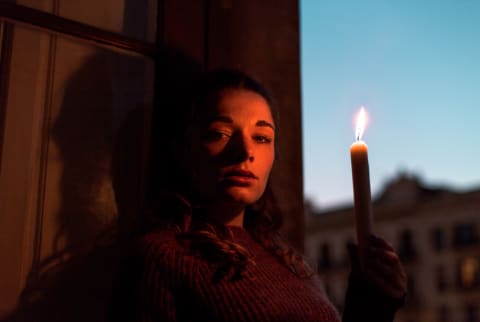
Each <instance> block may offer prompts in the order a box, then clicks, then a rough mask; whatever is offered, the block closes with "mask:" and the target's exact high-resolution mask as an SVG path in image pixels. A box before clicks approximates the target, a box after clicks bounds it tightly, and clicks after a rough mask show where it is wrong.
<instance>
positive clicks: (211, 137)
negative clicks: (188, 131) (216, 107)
mask: <svg viewBox="0 0 480 322" xmlns="http://www.w3.org/2000/svg"><path fill="white" fill-rule="evenodd" d="M230 137H231V134H230V133H229V132H227V131H221V130H215V129H210V130H207V131H206V132H205V134H204V135H203V139H204V140H206V141H207V142H215V141H219V140H222V139H228V138H230Z"/></svg>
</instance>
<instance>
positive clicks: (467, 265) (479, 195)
mask: <svg viewBox="0 0 480 322" xmlns="http://www.w3.org/2000/svg"><path fill="white" fill-rule="evenodd" d="M373 209H374V217H375V224H374V231H375V233H376V234H377V235H379V236H382V237H384V238H385V239H386V240H387V241H388V242H390V243H391V244H392V246H393V247H394V248H395V249H396V251H397V252H398V254H399V255H400V257H401V258H402V261H403V263H404V266H405V269H406V271H407V274H408V276H409V294H408V297H407V302H406V305H405V307H404V308H403V309H402V310H401V311H400V312H399V314H398V315H397V318H396V320H395V321H396V322H480V189H478V190H475V191H469V192H464V193H459V192H454V191H451V190H448V189H445V188H428V187H425V186H424V185H423V184H422V183H421V182H420V181H419V180H418V179H416V178H414V177H408V176H405V175H402V176H400V177H398V178H396V179H395V180H393V181H392V182H391V183H390V184H388V185H387V186H386V188H385V190H384V192H383V193H382V194H381V195H380V197H379V198H377V199H376V200H375V201H374V204H373ZM306 211H307V216H306V217H307V226H306V234H305V251H306V253H307V256H308V257H309V258H310V259H311V260H312V261H314V263H316V265H317V267H318V271H319V274H320V275H321V276H322V279H323V281H324V284H325V289H326V292H327V293H328V294H329V296H330V298H331V299H332V301H333V303H334V304H335V305H337V307H338V308H339V309H340V310H342V305H343V299H344V295H345V294H344V292H345V289H346V283H347V276H348V273H349V270H350V267H349V259H348V255H347V250H346V245H347V243H348V242H349V241H354V240H355V227H354V214H353V209H352V207H351V206H350V207H348V208H343V209H337V210H331V211H327V212H321V211H315V210H312V209H311V208H309V207H307V210H306Z"/></svg>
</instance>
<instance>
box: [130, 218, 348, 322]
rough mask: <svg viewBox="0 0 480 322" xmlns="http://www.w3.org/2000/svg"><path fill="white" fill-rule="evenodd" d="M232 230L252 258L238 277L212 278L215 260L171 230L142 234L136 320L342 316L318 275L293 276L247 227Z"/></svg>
mask: <svg viewBox="0 0 480 322" xmlns="http://www.w3.org/2000/svg"><path fill="white" fill-rule="evenodd" d="M232 232H233V235H234V239H235V241H236V242H237V243H239V244H241V245H242V246H244V247H245V248H247V249H248V251H249V252H250V254H251V255H252V257H253V260H254V261H255V264H254V265H249V267H248V270H249V274H248V276H247V277H244V278H241V279H239V280H229V279H227V278H223V279H221V280H220V281H215V279H214V273H215V271H216V266H215V265H213V264H212V263H210V262H208V261H206V260H204V259H202V258H200V257H198V256H194V255H192V254H191V252H189V251H188V250H187V249H185V246H183V244H182V243H180V242H178V241H177V239H176V237H175V233H173V232H170V231H159V232H153V233H149V234H148V235H146V236H144V238H143V239H142V241H141V254H140V258H141V259H143V263H141V264H142V266H143V267H142V268H140V269H139V270H138V271H137V273H138V277H139V280H138V283H137V285H138V288H137V289H136V292H135V293H136V294H137V298H136V302H137V305H136V310H135V311H136V312H135V321H142V322H143V321H152V322H153V321H232V322H234V321H259V322H261V321H289V322H295V321H299V322H300V321H322V322H338V321H340V317H339V314H338V313H337V311H336V310H335V308H334V307H333V305H332V304H331V303H330V302H329V300H328V299H327V297H326V296H325V294H324V292H323V290H322V288H321V287H320V283H319V280H318V277H312V278H307V279H301V278H299V277H297V276H296V275H294V274H293V273H292V272H291V271H290V270H289V269H288V268H287V267H285V266H284V265H283V264H281V263H280V262H279V261H278V260H277V259H276V258H275V257H273V256H272V255H271V254H270V253H269V252H267V251H266V250H265V249H264V248H263V247H262V246H261V245H260V244H258V243H257V242H256V241H255V240H254V239H253V238H252V237H251V236H250V234H249V233H248V232H247V231H246V230H244V229H242V228H235V227H234V228H232Z"/></svg>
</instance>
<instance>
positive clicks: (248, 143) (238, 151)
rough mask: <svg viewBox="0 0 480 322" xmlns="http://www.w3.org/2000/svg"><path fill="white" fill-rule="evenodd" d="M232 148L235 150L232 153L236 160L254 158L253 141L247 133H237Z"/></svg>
mask: <svg viewBox="0 0 480 322" xmlns="http://www.w3.org/2000/svg"><path fill="white" fill-rule="evenodd" d="M232 148H233V150H234V152H235V153H233V154H234V156H235V161H236V162H242V161H249V162H252V161H254V160H255V154H254V146H253V142H252V140H251V138H249V137H248V136H247V135H245V134H243V133H239V134H238V137H237V138H236V140H235V144H234V146H232Z"/></svg>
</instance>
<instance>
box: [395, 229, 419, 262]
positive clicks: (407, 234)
mask: <svg viewBox="0 0 480 322" xmlns="http://www.w3.org/2000/svg"><path fill="white" fill-rule="evenodd" d="M398 254H399V255H400V258H401V259H402V260H404V261H409V260H414V259H415V258H416V257H417V252H416V250H415V247H414V243H413V234H412V232H411V231H410V230H409V229H406V230H404V231H403V232H402V233H401V234H400V248H399V251H398Z"/></svg>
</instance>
